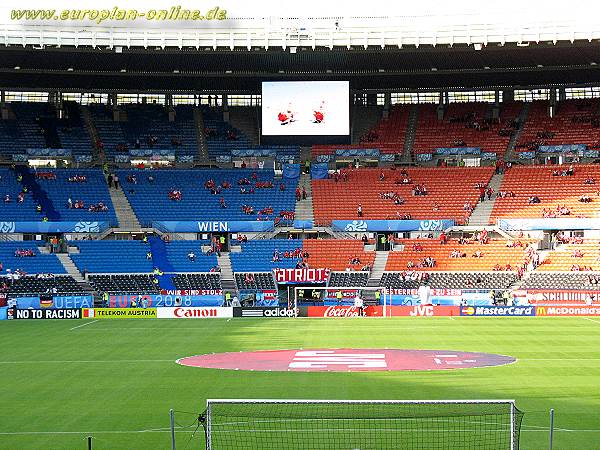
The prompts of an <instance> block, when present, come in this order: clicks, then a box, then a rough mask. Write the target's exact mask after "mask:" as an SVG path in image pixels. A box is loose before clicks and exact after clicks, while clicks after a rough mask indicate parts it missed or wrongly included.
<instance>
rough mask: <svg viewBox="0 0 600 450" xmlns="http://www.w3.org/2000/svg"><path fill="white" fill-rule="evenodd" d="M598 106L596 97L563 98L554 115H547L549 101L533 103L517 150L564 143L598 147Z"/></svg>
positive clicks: (599, 125)
mask: <svg viewBox="0 0 600 450" xmlns="http://www.w3.org/2000/svg"><path fill="white" fill-rule="evenodd" d="M599 107H600V102H599V101H598V99H581V100H565V101H562V102H559V103H558V105H557V107H556V108H555V110H554V114H553V117H550V116H549V108H550V103H549V102H548V101H541V100H540V101H534V102H532V103H531V106H530V109H529V114H528V117H527V121H526V122H525V126H524V127H523V132H522V133H521V136H520V138H519V142H518V143H517V146H516V149H517V151H532V150H533V151H535V150H537V148H538V147H539V146H540V145H564V144H584V145H586V146H588V147H589V148H598V147H599V144H600V122H599V119H600V117H599V114H598V108H599Z"/></svg>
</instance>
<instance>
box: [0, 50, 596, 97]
mask: <svg viewBox="0 0 600 450" xmlns="http://www.w3.org/2000/svg"><path fill="white" fill-rule="evenodd" d="M599 55H600V44H599V43H597V42H592V43H590V42H587V41H584V42H575V43H573V44H571V43H558V44H556V45H554V44H553V43H540V44H529V45H527V46H519V45H516V44H512V45H509V44H506V45H504V46H501V45H500V44H496V45H488V46H483V47H482V48H481V50H477V49H476V48H475V47H473V46H467V45H456V46H453V47H452V48H449V47H446V48H443V47H432V46H427V47H426V46H421V47H419V48H415V47H413V48H408V47H406V48H402V49H398V48H385V49H383V50H382V49H381V48H368V49H366V50H365V49H363V48H351V49H350V50H348V49H346V48H334V49H333V50H328V49H317V50H312V49H305V48H297V49H295V52H290V51H289V50H288V51H284V50H282V49H281V48H280V49H269V50H264V49H261V48H253V49H252V50H251V51H247V50H233V51H231V50H225V49H218V50H216V51H215V50H212V49H211V48H209V49H200V50H196V49H195V48H192V49H189V48H185V49H181V50H179V49H165V50H162V49H161V50H160V51H155V50H154V49H153V50H144V49H122V51H120V52H115V51H114V50H110V49H100V48H96V49H92V48H77V49H75V48H67V47H63V48H52V47H46V48H44V49H35V48H31V47H27V48H23V47H0V86H2V87H3V88H5V89H8V88H15V89H24V88H31V87H36V88H44V89H54V88H56V89H62V90H65V89H70V90H101V89H107V90H120V89H127V90H161V91H195V90H227V91H244V92H258V91H259V88H260V82H261V81H264V80H277V79H286V80H289V79H292V80H294V79H297V80H304V79H348V80H350V81H351V87H352V88H353V89H400V90H402V89H405V90H415V89H436V88H455V89H461V88H464V89H470V88H486V87H502V86H523V87H537V86H547V85H557V86H558V85H581V84H594V83H599V82H600V66H599V65H598V64H600V56H599Z"/></svg>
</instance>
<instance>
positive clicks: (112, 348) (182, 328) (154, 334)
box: [0, 317, 600, 450]
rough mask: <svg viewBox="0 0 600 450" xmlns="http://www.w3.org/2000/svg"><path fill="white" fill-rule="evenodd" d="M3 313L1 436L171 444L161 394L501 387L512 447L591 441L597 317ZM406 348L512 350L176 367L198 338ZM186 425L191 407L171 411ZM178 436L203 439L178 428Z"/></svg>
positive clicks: (597, 391)
mask: <svg viewBox="0 0 600 450" xmlns="http://www.w3.org/2000/svg"><path fill="white" fill-rule="evenodd" d="M87 322H91V321H90V320H76V321H67V320H65V321H33V320H32V321H26V320H23V321H16V320H15V321H9V322H3V323H1V324H0V338H1V342H2V353H1V355H0V371H1V372H0V373H1V377H2V383H1V385H0V448H1V449H80V448H81V449H85V448H87V447H86V442H85V437H86V436H87V435H92V436H93V437H94V441H93V442H94V449H144V450H148V449H167V448H170V447H169V445H170V441H169V434H168V432H167V427H168V426H169V416H168V411H169V408H174V409H175V410H177V411H185V412H201V411H202V410H203V409H204V406H205V401H206V398H317V399H327V398H333V399H495V398H500V399H506V398H514V399H516V400H517V406H518V407H519V409H521V410H522V411H524V412H525V418H524V422H523V424H524V426H523V431H522V433H521V449H545V448H548V410H549V409H550V408H555V410H556V422H555V427H556V430H555V446H554V448H555V449H565V450H566V449H568V450H573V449H590V450H591V449H600V383H599V382H600V320H596V319H584V318H533V319H532V318H468V317H465V318H453V319H451V318H448V317H439V318H394V319H275V318H274V319H232V320H229V321H227V320H224V319H214V320H193V319H192V320H138V319H128V320H127V319H121V320H99V321H96V322H93V323H90V324H89V325H86V326H83V327H80V328H75V329H73V327H76V326H78V325H81V324H84V323H87ZM326 347H353V348H380V347H390V348H408V349H411V348H412V349H440V350H464V351H478V352H479V351H480V352H490V353H499V354H504V355H511V356H514V357H516V358H518V361H517V362H516V363H515V364H511V365H507V366H501V367H491V368H478V369H463V370H453V371H430V372H379V373H377V372H371V373H356V372H355V373H296V372H295V373H290V372H238V371H222V370H210V369H199V368H193V367H183V366H180V365H178V364H176V363H175V360H176V359H177V358H181V357H184V356H189V355H196V354H200V353H209V352H223V351H240V350H259V349H260V350H265V349H291V348H326ZM176 419H177V422H178V423H179V424H181V425H190V424H191V423H192V422H193V420H194V416H192V415H191V414H184V413H177V415H176ZM177 444H178V447H177V448H178V450H180V449H184V448H185V449H193V448H195V449H198V448H202V447H203V436H202V433H200V432H199V433H198V435H197V437H196V438H194V439H192V440H191V441H190V433H189V432H188V431H185V430H182V431H181V432H179V433H177Z"/></svg>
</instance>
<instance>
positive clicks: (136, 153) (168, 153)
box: [129, 148, 175, 158]
mask: <svg viewBox="0 0 600 450" xmlns="http://www.w3.org/2000/svg"><path fill="white" fill-rule="evenodd" d="M129 156H131V157H136V158H137V157H146V158H161V157H165V158H175V150H173V149H158V148H131V149H129Z"/></svg>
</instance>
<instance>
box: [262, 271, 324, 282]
mask: <svg viewBox="0 0 600 450" xmlns="http://www.w3.org/2000/svg"><path fill="white" fill-rule="evenodd" d="M329 272H330V270H329V269H274V270H273V274H274V275H275V281H276V282H277V283H324V282H325V281H327V277H329Z"/></svg>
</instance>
